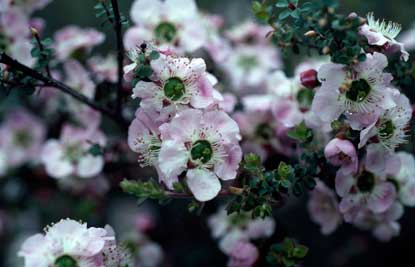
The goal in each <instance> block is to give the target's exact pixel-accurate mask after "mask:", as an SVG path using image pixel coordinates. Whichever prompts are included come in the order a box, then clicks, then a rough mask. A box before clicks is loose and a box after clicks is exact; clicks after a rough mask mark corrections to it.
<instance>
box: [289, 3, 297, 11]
mask: <svg viewBox="0 0 415 267" xmlns="http://www.w3.org/2000/svg"><path fill="white" fill-rule="evenodd" d="M288 8H289V9H290V10H295V9H296V8H297V7H296V6H295V5H294V4H293V3H289V4H288Z"/></svg>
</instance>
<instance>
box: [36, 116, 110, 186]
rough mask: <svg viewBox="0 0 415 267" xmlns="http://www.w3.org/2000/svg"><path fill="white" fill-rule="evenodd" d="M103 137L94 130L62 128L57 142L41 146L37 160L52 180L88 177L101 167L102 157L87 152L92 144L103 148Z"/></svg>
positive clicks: (72, 127)
mask: <svg viewBox="0 0 415 267" xmlns="http://www.w3.org/2000/svg"><path fill="white" fill-rule="evenodd" d="M105 143H106V139H105V137H104V135H103V134H102V133H101V132H100V131H99V130H98V129H96V128H94V127H93V128H88V129H84V128H76V127H74V126H71V125H68V124H67V125H64V126H63V129H62V133H61V137H60V139H59V140H56V139H50V140H48V141H47V142H46V144H45V146H44V147H43V151H42V154H41V160H42V162H43V164H44V165H45V168H46V172H47V173H48V174H49V175H50V176H52V177H54V178H56V179H63V178H68V177H69V176H76V177H80V178H91V177H94V176H96V175H98V174H99V173H100V172H101V171H102V169H103V167H104V158H103V156H102V155H93V154H92V153H90V152H89V149H90V148H91V146H92V145H93V144H98V145H100V146H105Z"/></svg>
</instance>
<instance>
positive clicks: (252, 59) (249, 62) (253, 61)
mask: <svg viewBox="0 0 415 267" xmlns="http://www.w3.org/2000/svg"><path fill="white" fill-rule="evenodd" d="M238 65H239V66H241V67H242V68H243V69H244V70H246V71H249V70H251V69H252V68H254V67H255V66H256V65H258V60H257V58H256V56H248V55H245V56H241V57H240V58H239V60H238Z"/></svg>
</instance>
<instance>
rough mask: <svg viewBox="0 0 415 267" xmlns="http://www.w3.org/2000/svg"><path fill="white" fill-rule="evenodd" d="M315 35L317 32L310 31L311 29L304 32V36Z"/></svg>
mask: <svg viewBox="0 0 415 267" xmlns="http://www.w3.org/2000/svg"><path fill="white" fill-rule="evenodd" d="M316 35H317V32H316V31H312V30H311V31H308V32H306V33H304V36H306V37H315V36H316Z"/></svg>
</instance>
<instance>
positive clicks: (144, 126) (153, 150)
mask: <svg viewBox="0 0 415 267" xmlns="http://www.w3.org/2000/svg"><path fill="white" fill-rule="evenodd" d="M161 124H162V123H161V122H154V121H153V119H152V116H150V114H149V113H147V112H145V111H144V110H143V109H141V108H139V109H138V110H137V112H136V114H135V119H134V120H133V122H132V123H131V125H130V127H129V129H128V145H129V147H130V148H131V150H133V151H134V152H136V153H138V154H139V159H138V161H139V162H140V163H141V164H142V166H146V165H149V166H155V165H157V159H158V154H159V152H160V146H161V140H160V136H159V135H160V131H159V127H160V125H161Z"/></svg>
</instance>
